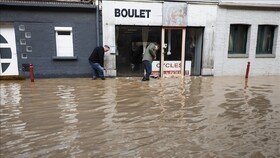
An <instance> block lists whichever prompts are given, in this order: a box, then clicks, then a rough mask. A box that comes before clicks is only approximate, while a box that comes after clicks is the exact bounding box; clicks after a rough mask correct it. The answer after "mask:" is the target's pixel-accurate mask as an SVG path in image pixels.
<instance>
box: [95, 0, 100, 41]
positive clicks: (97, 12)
mask: <svg viewBox="0 0 280 158" xmlns="http://www.w3.org/2000/svg"><path fill="white" fill-rule="evenodd" d="M98 3H99V2H98V0H95V7H96V21H97V22H96V33H97V36H96V46H99V35H100V33H99V4H98Z"/></svg>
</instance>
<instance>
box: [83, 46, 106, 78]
mask: <svg viewBox="0 0 280 158" xmlns="http://www.w3.org/2000/svg"><path fill="white" fill-rule="evenodd" d="M109 50H110V47H109V46H107V45H104V46H103V47H102V46H99V47H96V48H95V49H94V50H93V52H92V53H91V55H90V57H89V58H88V60H89V63H90V65H91V67H92V69H93V76H92V79H93V80H95V79H96V78H97V77H100V78H101V79H102V80H105V76H104V53H105V52H108V51H109Z"/></svg>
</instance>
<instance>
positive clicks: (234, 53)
mask: <svg viewBox="0 0 280 158" xmlns="http://www.w3.org/2000/svg"><path fill="white" fill-rule="evenodd" d="M240 26H242V27H246V30H245V31H246V33H245V34H244V35H243V43H244V48H243V50H242V51H239V50H237V47H238V44H237V41H238V39H239V37H238V36H239V31H238V27H240ZM234 27H235V28H234ZM232 29H233V30H232ZM236 29H237V31H235V30H236ZM249 30H250V25H249V24H230V26H229V40H228V51H227V54H228V57H229V58H247V57H249V55H248V51H247V50H248V37H249ZM232 31H234V32H233V40H232V45H233V48H232V49H233V50H230V38H231V32H232Z"/></svg>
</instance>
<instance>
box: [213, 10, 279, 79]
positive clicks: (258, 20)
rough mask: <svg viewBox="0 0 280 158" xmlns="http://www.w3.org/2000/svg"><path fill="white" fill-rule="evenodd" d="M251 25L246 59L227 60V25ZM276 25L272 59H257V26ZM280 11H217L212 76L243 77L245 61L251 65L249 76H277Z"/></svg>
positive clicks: (228, 26)
mask: <svg viewBox="0 0 280 158" xmlns="http://www.w3.org/2000/svg"><path fill="white" fill-rule="evenodd" d="M233 23H242V24H249V25H251V26H250V28H249V33H248V43H247V44H248V46H247V51H248V54H249V57H247V58H228V40H229V30H230V24H233ZM261 24H271V25H277V26H278V27H277V29H276V35H275V36H274V38H275V40H274V52H273V53H275V57H274V58H256V45H257V32H258V25H261ZM279 25H280V12H279V11H273V10H271V11H269V10H252V9H247V10H245V9H244V10H241V9H226V8H219V9H218V17H217V24H216V29H215V41H214V53H215V57H214V61H215V62H214V75H215V76H229V75H240V76H243V75H244V76H245V73H246V67H247V62H250V63H251V67H250V73H249V75H251V76H255V75H280V31H279Z"/></svg>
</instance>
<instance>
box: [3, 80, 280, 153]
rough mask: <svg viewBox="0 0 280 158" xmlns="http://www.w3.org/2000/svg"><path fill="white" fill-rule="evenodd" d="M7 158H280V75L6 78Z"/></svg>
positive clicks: (4, 94) (4, 136) (4, 146)
mask: <svg viewBox="0 0 280 158" xmlns="http://www.w3.org/2000/svg"><path fill="white" fill-rule="evenodd" d="M0 88H1V107H0V108H1V109H0V121H1V127H0V130H1V131H0V132H1V134H0V157H2V158H17V157H18V158H22V157H24V158H25V157H26V158H31V157H56V158H57V157H63V158H64V157H83V158H84V157H118V158H119V157H120V158H123V157H139V158H147V157H151V158H155V157H158V158H165V157H166V158H170V157H180V158H181V157H182V158H183V157H184V158H243V157H244V158H277V157H280V113H279V112H280V76H265V77H251V78H249V80H248V81H245V79H244V77H186V78H167V79H158V80H157V79H153V80H151V81H149V82H142V81H140V78H108V79H106V80H105V81H102V80H91V79H89V78H74V79H37V80H35V82H34V83H32V82H30V81H29V80H25V81H1V84H0Z"/></svg>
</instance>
